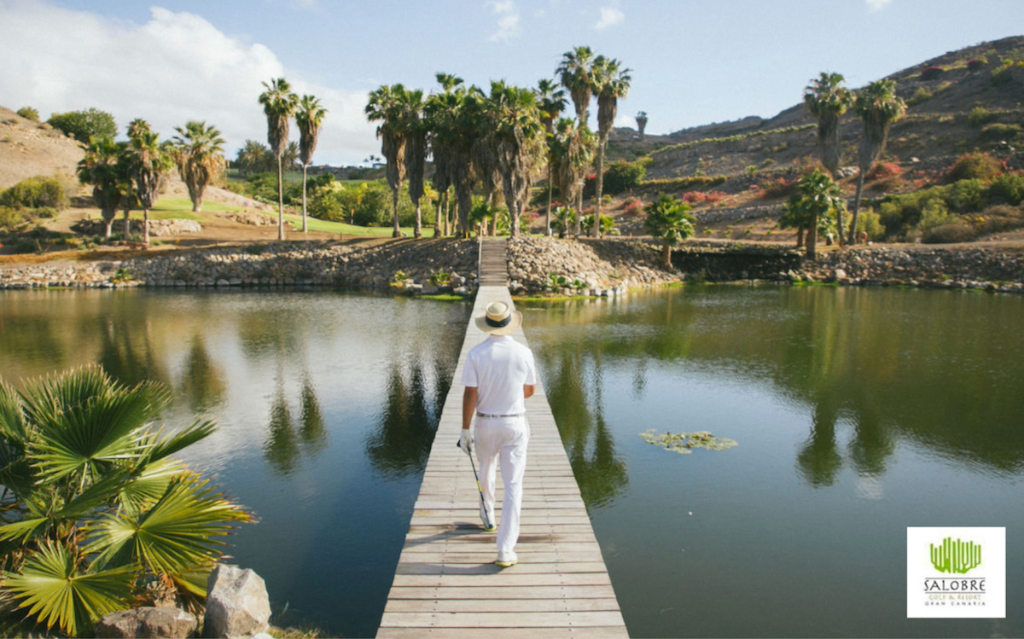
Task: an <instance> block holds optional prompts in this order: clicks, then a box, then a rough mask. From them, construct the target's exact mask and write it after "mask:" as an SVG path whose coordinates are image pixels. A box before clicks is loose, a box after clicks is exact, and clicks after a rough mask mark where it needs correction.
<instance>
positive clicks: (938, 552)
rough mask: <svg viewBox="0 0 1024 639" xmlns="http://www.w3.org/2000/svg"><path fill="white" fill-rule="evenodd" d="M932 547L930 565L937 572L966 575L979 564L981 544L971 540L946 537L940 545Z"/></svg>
mask: <svg viewBox="0 0 1024 639" xmlns="http://www.w3.org/2000/svg"><path fill="white" fill-rule="evenodd" d="M931 549H932V565H933V566H935V570H938V571H939V572H955V573H959V574H961V575H966V574H967V573H969V572H970V571H971V570H973V569H975V568H977V567H978V566H980V565H981V546H980V545H978V544H975V543H974V542H971V541H960V540H959V539H957V540H956V541H953V540H952V538H950V537H946V538H945V539H943V540H942V545H941V546H939V547H938V548H936V547H935V546H934V545H932V546H931Z"/></svg>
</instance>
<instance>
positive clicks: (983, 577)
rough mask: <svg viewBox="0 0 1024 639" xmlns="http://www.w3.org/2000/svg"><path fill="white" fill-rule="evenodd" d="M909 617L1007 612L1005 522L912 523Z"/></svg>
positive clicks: (991, 616) (909, 531)
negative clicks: (964, 525) (957, 525)
mask: <svg viewBox="0 0 1024 639" xmlns="http://www.w3.org/2000/svg"><path fill="white" fill-rule="evenodd" d="M907 617H908V618H920V617H946V618H950V617H982V618H989V619H1002V618H1005V617H1006V529H1005V528H907Z"/></svg>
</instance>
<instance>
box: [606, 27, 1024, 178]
mask: <svg viewBox="0 0 1024 639" xmlns="http://www.w3.org/2000/svg"><path fill="white" fill-rule="evenodd" d="M1007 59H1009V60H1013V61H1015V62H1020V64H1014V65H1011V66H1005V67H1004V65H1003V61H1004V60H1007ZM971 60H977V61H978V62H975V63H973V64H972V65H971V66H972V67H973V68H968V65H969V62H970V61H971ZM1022 61H1024V37H1022V36H1016V37H1012V38H1005V39H1003V40H998V41H995V42H986V43H982V44H979V45H976V46H973V47H968V48H965V49H961V50H959V51H952V52H948V53H945V54H943V55H941V56H938V57H936V58H932V59H931V60H927V61H925V62H922V63H921V64H918V65H915V66H913V67H910V68H907V69H904V70H902V71H898V72H896V73H894V74H892V75H890V76H888V77H889V78H891V79H894V80H896V82H897V92H898V94H899V96H900V97H902V98H903V99H904V100H906V101H907V102H908V104H909V105H910V108H909V109H908V112H907V117H906V118H904V120H902V121H901V122H898V123H897V124H896V125H895V126H894V127H893V129H892V132H891V134H890V136H889V144H888V147H887V153H888V155H889V156H890V160H892V161H895V162H898V163H901V164H906V165H911V164H920V165H922V168H923V167H927V168H929V169H935V168H944V167H945V166H947V165H948V164H950V163H951V162H952V161H953V159H955V157H956V156H958V155H960V154H962V153H966V152H970V151H974V150H983V151H990V152H993V153H995V154H998V155H999V156H1001V157H1004V158H1007V159H1010V161H1011V164H1012V165H1016V166H1020V165H1021V164H1022V158H1021V157H1020V155H1019V154H1017V153H1016V147H1017V146H1018V145H1019V143H1020V137H1021V136H1020V133H1019V132H1017V133H1012V131H1013V129H1012V128H1010V129H1006V128H1005V126H1003V127H1001V126H999V125H1014V124H1020V123H1021V122H1022V120H1024V108H1022V102H1024V62H1022ZM810 80H811V78H808V81H810ZM802 90H803V87H793V93H794V97H796V98H799V97H800V96H801V94H802ZM978 107H980V108H982V109H984V110H986V111H987V112H988V116H987V120H985V121H984V122H980V123H978V122H975V123H972V122H971V121H969V115H970V113H971V111H972V110H973V109H975V108H978ZM654 117H656V114H654ZM975 119H977V118H975ZM861 130H862V125H861V123H860V121H859V120H858V119H857V118H856V115H854V114H853V113H849V114H847V115H846V116H845V117H844V119H843V123H842V136H843V139H844V141H845V144H846V150H845V153H844V160H845V161H846V162H847V163H849V164H854V163H855V161H856V145H857V142H858V140H859V138H860V135H861ZM1007 131H1010V132H1011V133H1012V134H1011V135H1009V136H1007V135H1006V133H1007ZM635 138H636V131H635V130H634V129H631V128H622V129H616V130H615V131H614V132H613V133H612V136H611V139H610V143H609V156H610V157H611V159H619V158H621V159H627V160H632V159H635V158H637V157H642V156H645V155H649V156H650V157H651V158H652V160H653V161H652V163H651V164H650V166H649V167H648V174H647V177H648V178H650V179H659V178H661V179H664V178H677V177H688V176H694V175H726V176H728V175H735V174H739V173H752V172H754V171H768V172H772V171H779V170H785V169H786V168H787V167H792V166H794V165H798V164H800V163H802V162H807V161H810V160H811V159H812V158H813V157H815V154H816V140H815V131H814V120H813V119H812V118H811V117H810V115H809V114H808V113H807V111H806V109H805V108H804V106H803V104H802V103H797V104H795V105H794V106H793V107H790V108H788V109H786V110H784V111H782V112H781V113H779V114H778V115H776V116H775V117H773V118H770V119H763V118H760V117H757V116H752V117H748V118H744V119H741V120H737V121H733V122H723V123H717V124H710V125H705V126H699V127H694V128H690V129H684V130H682V131H677V132H675V133H672V134H671V135H664V136H655V135H648V136H646V139H644V140H638V139H635ZM750 167H755V168H754V169H751V168H750Z"/></svg>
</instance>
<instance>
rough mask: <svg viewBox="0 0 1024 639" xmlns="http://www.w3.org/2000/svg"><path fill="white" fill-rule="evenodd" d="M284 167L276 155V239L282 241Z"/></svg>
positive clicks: (279, 157) (279, 156)
mask: <svg viewBox="0 0 1024 639" xmlns="http://www.w3.org/2000/svg"><path fill="white" fill-rule="evenodd" d="M283 171H284V167H282V166H281V154H280V153H279V154H278V155H277V239H278V240H279V241H280V240H284V172H283Z"/></svg>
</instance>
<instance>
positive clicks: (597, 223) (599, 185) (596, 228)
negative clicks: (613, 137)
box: [590, 135, 608, 237]
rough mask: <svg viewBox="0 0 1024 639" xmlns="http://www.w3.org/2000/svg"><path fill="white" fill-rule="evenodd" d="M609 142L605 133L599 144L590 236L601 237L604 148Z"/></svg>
mask: <svg viewBox="0 0 1024 639" xmlns="http://www.w3.org/2000/svg"><path fill="white" fill-rule="evenodd" d="M607 142H608V136H607V135H605V136H603V137H602V138H601V140H600V141H599V142H598V144H597V175H596V176H595V177H596V178H597V181H596V182H595V184H594V187H595V190H594V197H595V199H596V204H595V208H594V224H593V226H591V227H590V237H601V195H602V194H603V193H604V148H605V144H606V143H607Z"/></svg>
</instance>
